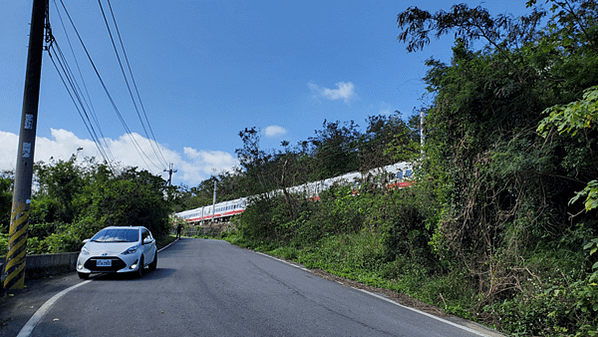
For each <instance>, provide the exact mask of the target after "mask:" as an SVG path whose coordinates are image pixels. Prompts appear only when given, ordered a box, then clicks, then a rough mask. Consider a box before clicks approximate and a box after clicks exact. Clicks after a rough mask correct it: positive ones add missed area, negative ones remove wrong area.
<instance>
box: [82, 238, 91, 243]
mask: <svg viewBox="0 0 598 337" xmlns="http://www.w3.org/2000/svg"><path fill="white" fill-rule="evenodd" d="M89 240H91V239H85V240H83V244H86V243H88V242H89Z"/></svg>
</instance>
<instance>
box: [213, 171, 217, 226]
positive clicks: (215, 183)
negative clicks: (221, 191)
mask: <svg viewBox="0 0 598 337" xmlns="http://www.w3.org/2000/svg"><path fill="white" fill-rule="evenodd" d="M217 184H218V180H216V181H214V201H212V222H214V214H215V212H216V185H217Z"/></svg>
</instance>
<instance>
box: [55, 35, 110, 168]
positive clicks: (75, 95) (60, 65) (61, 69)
mask: <svg viewBox="0 0 598 337" xmlns="http://www.w3.org/2000/svg"><path fill="white" fill-rule="evenodd" d="M53 53H54V55H55V56H56V59H55V58H54V56H53ZM48 54H49V55H50V60H51V61H52V63H53V64H54V67H55V68H56V71H57V72H58V75H59V76H60V79H61V80H62V83H63V84H64V86H65V88H66V90H67V93H68V94H69V96H70V97H71V100H72V101H73V104H74V105H75V108H76V109H77V112H78V113H79V116H81V119H82V120H83V124H85V127H86V128H87V131H88V132H89V134H90V136H91V138H92V140H93V142H94V143H95V144H96V147H97V149H98V151H99V152H100V155H101V156H102V158H104V161H105V162H106V163H107V165H108V166H110V168H111V171H112V172H113V173H114V168H113V167H112V164H111V163H112V160H111V159H110V157H109V155H108V153H107V151H106V149H105V148H104V147H103V145H102V144H101V142H100V140H99V139H98V136H97V133H96V131H95V129H94V127H93V123H92V122H91V120H90V118H89V114H88V113H87V111H86V110H85V107H84V106H83V104H84V103H83V102H82V99H81V95H80V94H79V91H80V89H77V86H78V84H77V83H76V80H75V79H74V78H73V76H72V72H71V71H70V70H69V66H68V64H66V63H65V62H64V55H63V53H62V50H60V47H57V43H56V42H54V43H53V45H52V46H51V47H50V48H49V49H48Z"/></svg>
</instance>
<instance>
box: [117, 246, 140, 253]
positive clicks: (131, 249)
mask: <svg viewBox="0 0 598 337" xmlns="http://www.w3.org/2000/svg"><path fill="white" fill-rule="evenodd" d="M138 248H139V246H133V247H129V248H127V250H125V251H124V252H122V253H121V254H122V255H129V254H133V253H135V252H136V251H137V249H138Z"/></svg>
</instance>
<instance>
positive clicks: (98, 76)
mask: <svg viewBox="0 0 598 337" xmlns="http://www.w3.org/2000/svg"><path fill="white" fill-rule="evenodd" d="M60 3H61V5H62V7H63V9H64V11H65V14H66V16H67V18H68V19H69V21H70V23H71V26H72V27H73V30H74V31H75V34H76V35H77V38H78V39H79V43H80V44H81V46H82V47H83V50H84V51H85V54H86V56H87V58H88V60H89V62H90V64H91V66H92V68H93V70H94V72H95V74H96V76H97V78H98V80H99V81H100V84H101V86H102V88H103V89H104V92H105V93H106V96H107V97H108V100H109V101H110V103H111V105H112V108H113V110H114V111H115V113H116V115H117V117H118V119H119V121H120V123H121V124H122V126H123V128H124V129H125V131H126V133H127V136H128V137H129V138H130V140H131V142H132V144H133V146H134V147H135V150H136V151H137V152H138V153H139V154H140V156H141V160H143V162H144V164H145V165H146V166H148V167H149V165H148V163H147V161H146V158H147V159H148V160H149V161H150V162H151V160H150V158H149V156H148V155H147V154H146V153H145V152H144V151H143V149H142V148H141V146H140V145H139V143H138V142H137V140H136V139H135V137H134V136H133V133H132V132H131V130H130V129H129V127H128V125H127V123H126V121H125V119H124V117H123V116H122V114H121V113H120V110H119V109H118V106H117V105H116V102H115V101H114V99H113V98H112V95H111V94H110V92H109V90H108V87H107V86H106V83H105V82H104V80H103V78H102V76H101V75H100V72H99V70H98V68H97V67H96V65H95V63H94V61H93V59H92V57H91V55H90V53H89V51H88V49H87V47H86V46H85V43H84V42H83V39H82V37H81V35H80V34H79V31H78V30H77V27H76V26H75V24H74V22H73V19H72V17H71V15H70V14H69V12H68V10H67V9H66V6H65V5H64V2H63V1H62V0H60ZM152 165H154V166H155V167H158V168H160V167H159V166H157V165H156V164H155V163H153V162H152ZM160 169H161V168H160Z"/></svg>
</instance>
